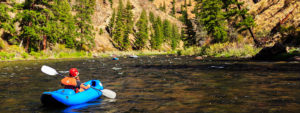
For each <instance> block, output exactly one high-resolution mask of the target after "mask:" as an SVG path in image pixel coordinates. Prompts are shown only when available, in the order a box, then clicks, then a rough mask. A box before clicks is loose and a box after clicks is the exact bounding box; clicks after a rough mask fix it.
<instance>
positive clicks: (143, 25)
mask: <svg viewBox="0 0 300 113" xmlns="http://www.w3.org/2000/svg"><path fill="white" fill-rule="evenodd" d="M136 26H137V29H138V32H137V33H136V37H137V38H136V41H135V45H136V47H137V49H143V48H144V47H145V45H146V42H147V40H148V37H149V34H148V17H147V13H146V11H145V10H143V11H142V13H141V16H140V19H139V20H138V22H137V23H136Z"/></svg>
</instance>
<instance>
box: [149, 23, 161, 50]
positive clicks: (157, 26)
mask: <svg viewBox="0 0 300 113" xmlns="http://www.w3.org/2000/svg"><path fill="white" fill-rule="evenodd" d="M153 28H154V35H153V37H152V38H151V40H150V43H151V47H152V48H153V49H160V47H161V45H162V43H163V39H164V33H163V26H162V22H161V18H160V17H157V18H156V21H155V22H154V24H153Z"/></svg>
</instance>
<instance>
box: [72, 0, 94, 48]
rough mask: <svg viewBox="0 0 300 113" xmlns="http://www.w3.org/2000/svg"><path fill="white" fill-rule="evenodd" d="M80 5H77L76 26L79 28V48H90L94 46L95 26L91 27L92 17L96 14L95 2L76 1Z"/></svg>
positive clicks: (92, 0)
mask: <svg viewBox="0 0 300 113" xmlns="http://www.w3.org/2000/svg"><path fill="white" fill-rule="evenodd" d="M76 1H77V2H78V3H79V4H78V5H75V10H76V11H77V12H78V13H76V16H75V18H76V25H78V27H79V31H80V34H79V37H80V42H79V47H80V48H81V47H82V46H83V44H87V45H88V46H89V47H91V46H93V45H94V33H93V32H92V31H93V26H92V25H91V23H92V22H91V15H92V14H93V13H94V6H95V0H76Z"/></svg>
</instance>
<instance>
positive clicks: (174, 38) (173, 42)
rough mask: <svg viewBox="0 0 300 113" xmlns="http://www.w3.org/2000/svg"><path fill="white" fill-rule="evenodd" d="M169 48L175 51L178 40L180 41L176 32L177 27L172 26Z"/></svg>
mask: <svg viewBox="0 0 300 113" xmlns="http://www.w3.org/2000/svg"><path fill="white" fill-rule="evenodd" d="M171 37H172V38H171V47H172V49H173V50H175V49H176V48H177V46H178V43H179V40H180V34H179V32H178V27H177V26H176V25H175V24H173V25H172V34H171Z"/></svg>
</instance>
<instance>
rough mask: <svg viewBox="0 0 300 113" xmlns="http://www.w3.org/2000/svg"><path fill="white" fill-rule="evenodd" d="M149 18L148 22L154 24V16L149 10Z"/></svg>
mask: <svg viewBox="0 0 300 113" xmlns="http://www.w3.org/2000/svg"><path fill="white" fill-rule="evenodd" d="M149 20H150V22H151V23H152V24H154V22H155V16H154V14H153V12H150V13H149Z"/></svg>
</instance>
